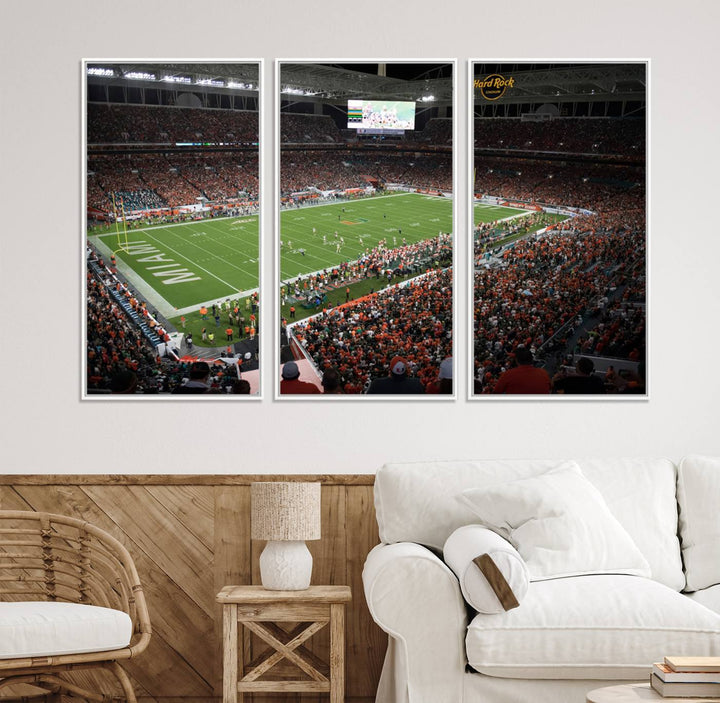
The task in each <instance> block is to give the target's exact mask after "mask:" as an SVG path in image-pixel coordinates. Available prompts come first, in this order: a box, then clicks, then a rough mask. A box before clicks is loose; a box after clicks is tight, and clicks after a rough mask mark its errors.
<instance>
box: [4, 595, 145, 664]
mask: <svg viewBox="0 0 720 703" xmlns="http://www.w3.org/2000/svg"><path fill="white" fill-rule="evenodd" d="M131 637H132V622H131V620H130V617H129V616H128V614H127V613H123V612H122V611H119V610H111V609H110V608H100V607H98V606H94V605H82V604H78V603H50V602H48V603H46V602H41V601H29V602H28V601H25V602H19V603H0V658H3V659H17V658H20V657H49V656H58V655H61V654H85V653H87V652H99V651H105V650H113V649H122V648H123V647H127V645H128V644H130V638H131Z"/></svg>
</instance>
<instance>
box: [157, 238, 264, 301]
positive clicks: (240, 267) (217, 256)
mask: <svg viewBox="0 0 720 703" xmlns="http://www.w3.org/2000/svg"><path fill="white" fill-rule="evenodd" d="M171 234H172V235H173V236H174V237H182V235H181V234H175V233H174V232H171ZM211 239H212V238H211ZM182 241H183V243H184V244H187V245H188V246H191V247H195V248H196V249H200V251H202V252H203V253H204V254H208V255H209V256H211V257H212V258H213V259H217V260H218V261H222V262H223V263H224V264H227V265H228V266H230V267H231V268H234V269H237V270H238V271H241V272H243V273H247V274H249V275H250V272H249V271H247V270H246V269H244V268H242V266H236V265H235V264H233V263H231V262H230V261H227V260H226V259H223V257H222V256H219V255H218V254H214V253H213V252H211V251H208V250H207V249H204V248H203V247H202V246H201V245H200V244H196V243H195V242H190V241H188V240H187V239H183V240H182ZM212 241H213V242H215V243H218V244H219V243H220V242H217V240H215V239H212ZM224 246H226V247H227V245H224ZM228 248H230V247H228ZM234 253H237V251H235V252H234ZM186 258H187V259H188V261H191V259H190V258H189V257H186ZM196 266H198V267H200V268H202V266H200V264H196ZM203 270H207V269H203ZM213 275H215V274H213ZM215 278H217V279H218V281H222V279H221V278H220V277H219V276H217V275H215ZM223 283H226V284H228V283H227V281H223ZM228 285H230V284H228ZM233 288H235V289H236V290H237V289H238V287H237V286H233Z"/></svg>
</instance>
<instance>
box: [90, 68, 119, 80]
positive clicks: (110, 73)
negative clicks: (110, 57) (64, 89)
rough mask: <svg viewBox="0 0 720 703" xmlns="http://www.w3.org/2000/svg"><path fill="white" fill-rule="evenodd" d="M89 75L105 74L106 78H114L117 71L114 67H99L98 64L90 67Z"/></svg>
mask: <svg viewBox="0 0 720 703" xmlns="http://www.w3.org/2000/svg"><path fill="white" fill-rule="evenodd" d="M87 74H88V76H103V77H104V78H112V77H113V76H114V75H115V71H114V70H113V69H112V68H99V67H97V66H91V67H88V70H87Z"/></svg>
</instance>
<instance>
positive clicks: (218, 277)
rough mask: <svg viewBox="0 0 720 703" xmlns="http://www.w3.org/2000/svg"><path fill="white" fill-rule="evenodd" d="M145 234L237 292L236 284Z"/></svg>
mask: <svg viewBox="0 0 720 703" xmlns="http://www.w3.org/2000/svg"><path fill="white" fill-rule="evenodd" d="M147 236H148V237H150V239H154V240H155V241H156V242H157V243H158V244H163V246H165V247H166V248H167V249H169V250H170V251H171V252H172V253H173V254H177V255H178V256H179V257H180V258H181V259H185V261H187V262H188V263H189V264H191V265H192V266H194V267H195V268H199V269H200V270H201V271H205V273H207V274H209V275H210V276H212V277H213V278H214V279H216V280H218V281H220V283H222V284H223V285H226V286H228V287H229V288H230V289H231V290H232V291H234V292H238V287H237V286H234V285H232V284H231V283H228V282H227V281H225V280H223V279H222V278H220V276H216V275H215V274H214V273H213V272H212V271H208V269H206V268H205V267H203V266H200V264H198V263H196V262H194V261H193V260H192V259H190V258H189V257H187V256H185V255H183V254H181V253H180V252H179V251H177V249H173V247H171V246H169V245H167V244H164V243H163V242H162V241H161V240H159V239H157V238H156V237H153V236H152V234H148V235H147Z"/></svg>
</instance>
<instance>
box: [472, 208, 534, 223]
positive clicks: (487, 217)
mask: <svg viewBox="0 0 720 703" xmlns="http://www.w3.org/2000/svg"><path fill="white" fill-rule="evenodd" d="M531 213H532V210H518V209H517V208H512V207H503V206H502V205H486V204H485V203H476V204H475V224H476V225H479V224H480V223H481V222H492V221H493V220H506V219H507V218H508V217H512V216H513V215H523V214H524V215H529V214H531Z"/></svg>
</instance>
